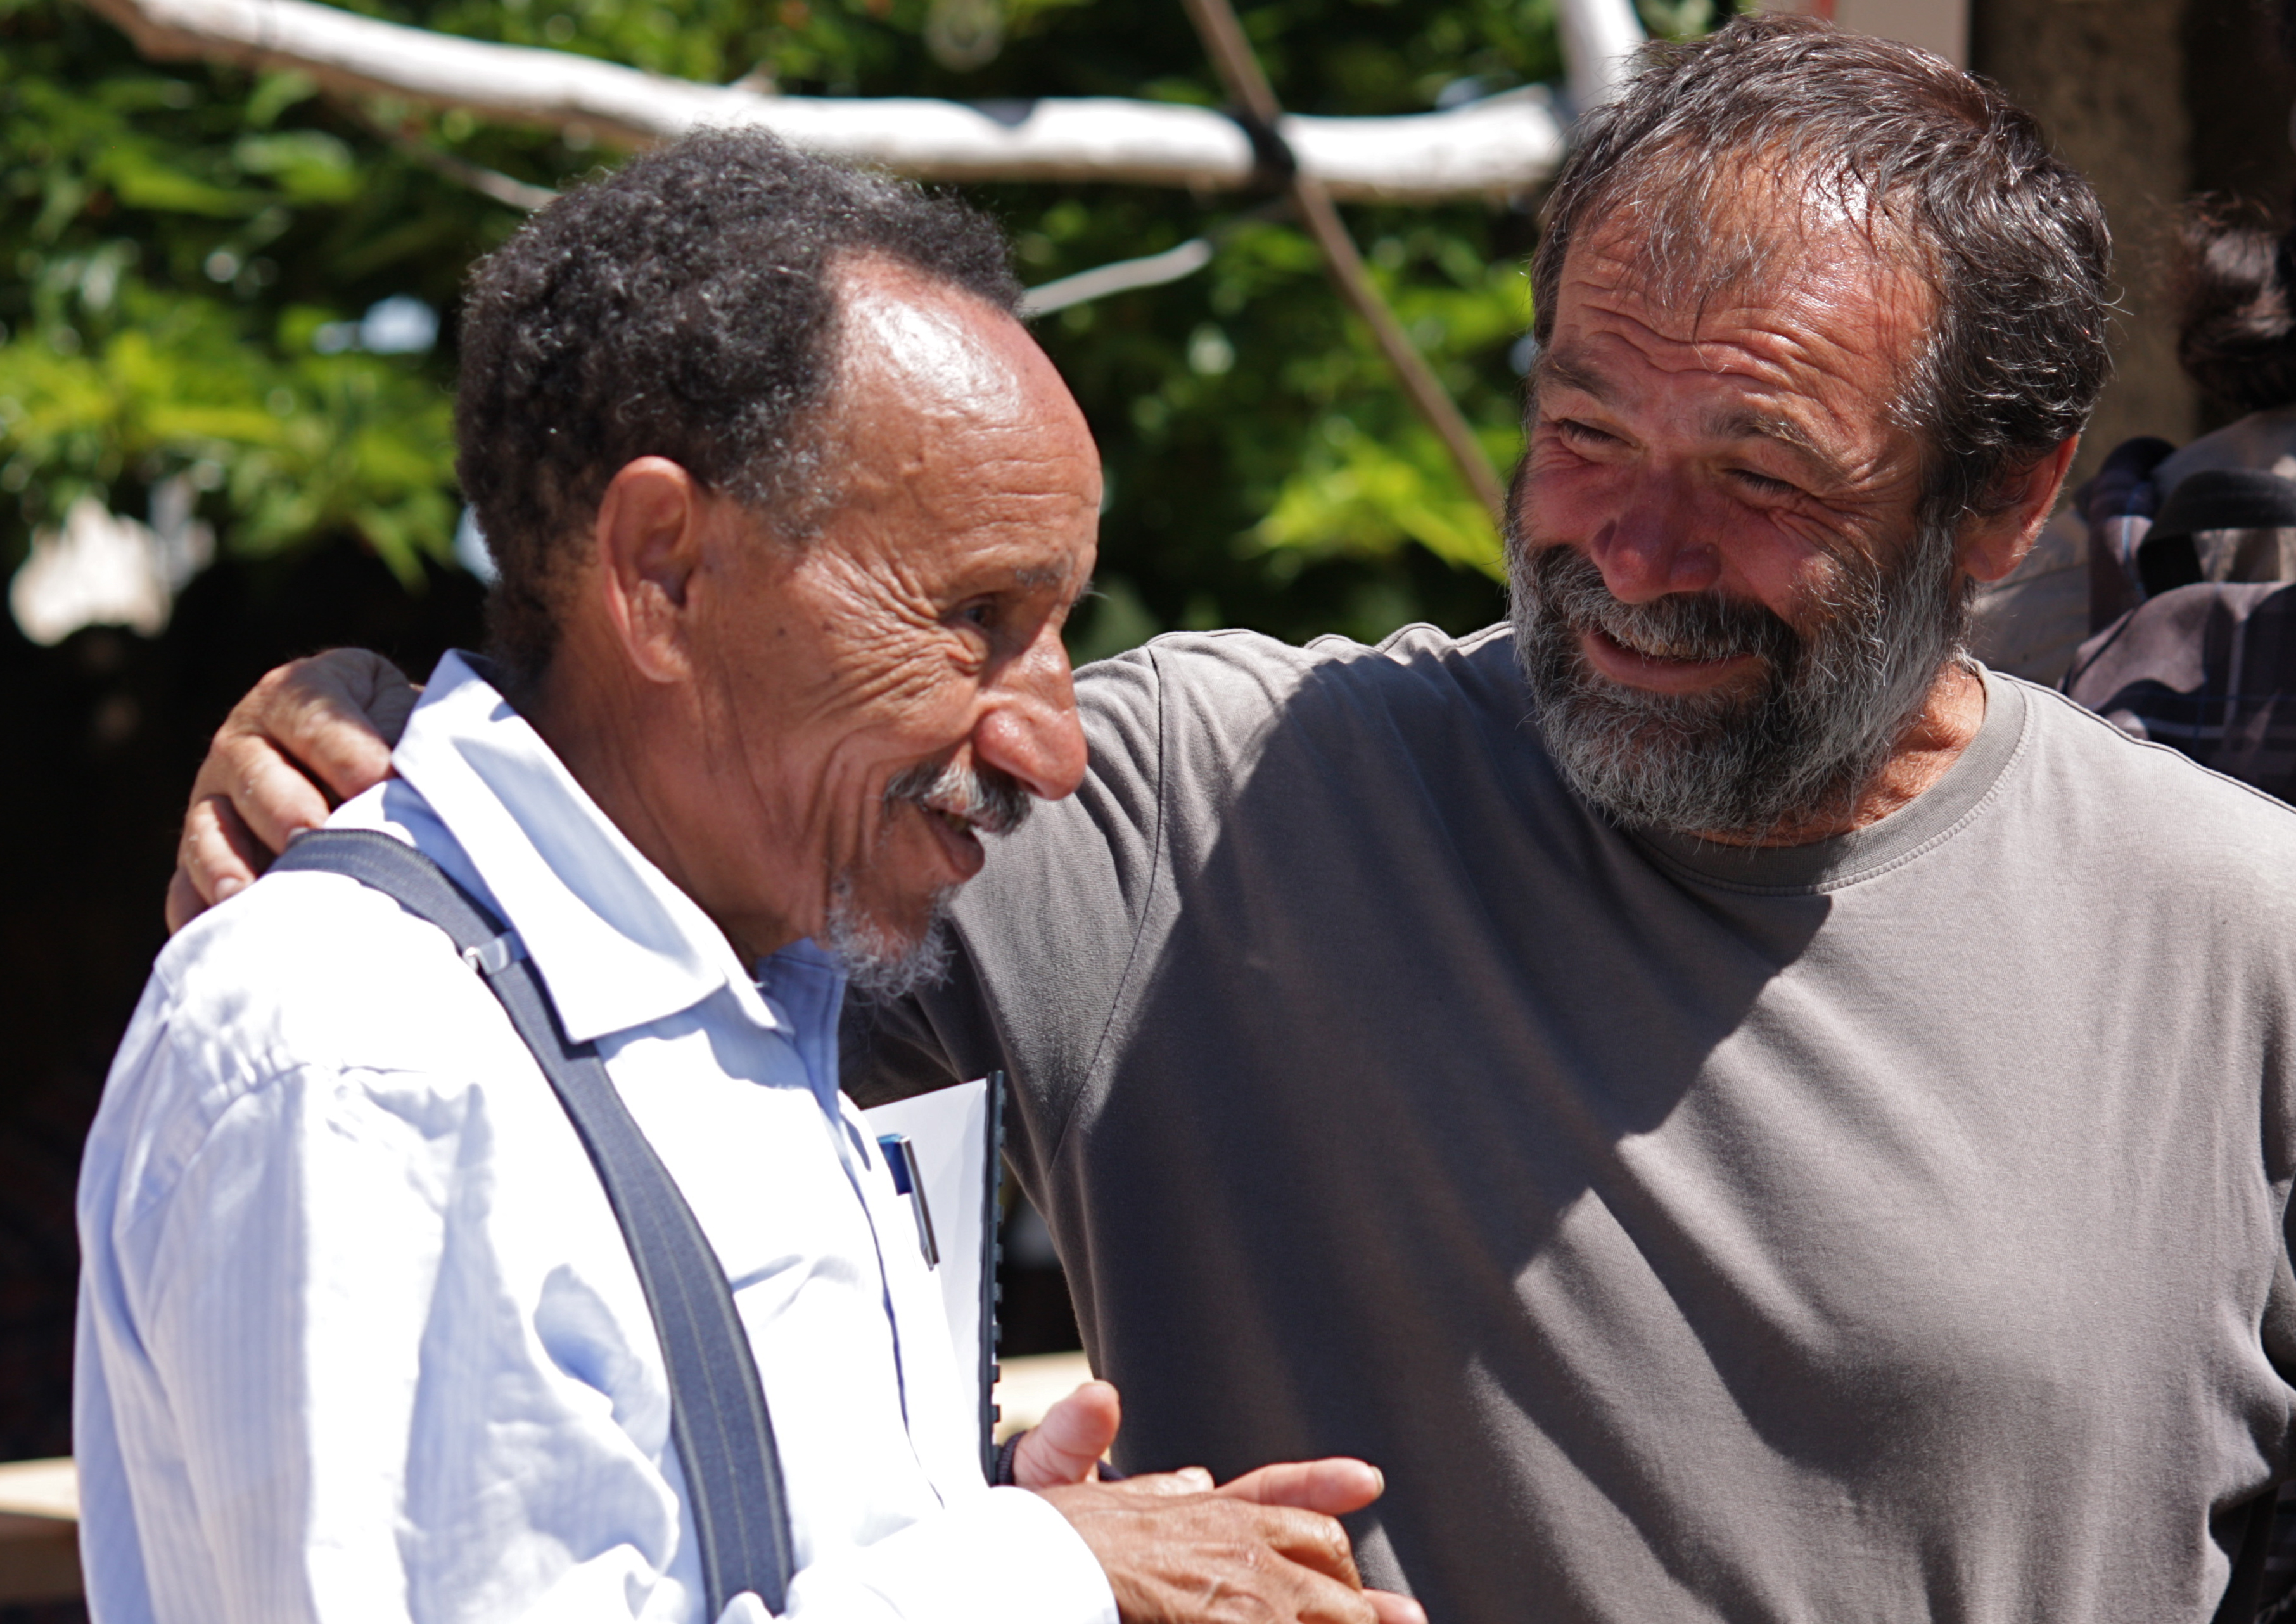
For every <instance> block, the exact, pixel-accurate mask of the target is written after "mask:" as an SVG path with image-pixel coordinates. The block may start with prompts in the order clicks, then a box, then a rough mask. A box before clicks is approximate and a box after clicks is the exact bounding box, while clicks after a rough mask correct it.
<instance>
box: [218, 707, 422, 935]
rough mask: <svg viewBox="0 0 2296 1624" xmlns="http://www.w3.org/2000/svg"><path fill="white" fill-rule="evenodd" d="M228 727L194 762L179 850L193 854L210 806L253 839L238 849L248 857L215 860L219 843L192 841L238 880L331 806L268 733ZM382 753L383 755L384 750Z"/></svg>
mask: <svg viewBox="0 0 2296 1624" xmlns="http://www.w3.org/2000/svg"><path fill="white" fill-rule="evenodd" d="M252 697H253V696H251V695H250V699H251V698H252ZM248 702H249V701H247V700H242V701H241V703H242V704H246V703H248ZM234 714H236V713H234ZM232 727H233V724H232V723H230V722H225V724H224V728H225V731H224V732H222V733H219V734H217V735H216V741H215V742H214V743H213V744H212V745H210V746H209V749H208V759H206V760H205V761H204V762H202V763H201V765H200V775H199V776H198V777H197V778H196V779H194V780H193V783H192V809H191V811H190V812H189V813H187V814H185V816H184V857H185V858H186V859H188V858H190V857H193V855H195V852H194V836H195V834H197V833H203V831H202V830H200V829H196V828H195V824H196V823H197V820H198V817H199V814H200V812H201V808H212V812H211V815H210V821H211V822H212V823H214V824H217V825H218V826H220V827H222V828H225V829H227V830H229V831H230V832H232V833H243V834H244V835H245V837H246V838H247V839H248V840H250V841H253V842H254V850H253V851H252V852H242V853H241V856H242V857H251V858H252V863H251V865H246V864H242V865H239V866H236V867H235V866H234V865H232V864H231V863H229V862H228V861H227V860H221V859H223V858H224V852H223V850H222V849H221V848H220V847H218V846H217V844H216V843H215V842H213V841H200V842H199V843H198V850H199V853H203V854H205V855H209V856H212V857H217V859H219V865H218V866H217V869H216V870H215V874H216V876H217V877H218V878H220V877H223V876H225V875H229V876H233V877H235V878H237V879H239V880H240V881H241V882H242V883H244V882H246V881H249V880H252V879H253V878H254V877H255V874H257V873H259V872H260V871H261V870H262V869H263V867H264V866H265V865H266V864H268V863H269V862H270V860H271V857H272V855H273V854H274V853H276V852H280V851H283V850H285V849H286V848H287V841H288V837H289V836H291V835H292V834H294V833H297V832H298V831H299V830H304V829H316V828H317V827H318V826H319V825H320V824H324V823H325V822H326V821H327V813H328V812H329V810H330V809H331V808H329V807H328V805H327V798H326V796H325V795H324V793H323V792H322V791H320V789H319V786H318V785H317V784H316V783H312V782H311V781H310V780H309V779H308V778H307V777H305V776H304V775H303V774H302V773H301V772H300V771H299V769H298V768H297V767H296V766H295V764H294V763H293V762H292V761H291V760H289V759H287V757H286V756H284V755H283V754H282V753H281V752H280V749H279V746H278V745H277V744H276V743H275V742H273V741H272V740H271V739H270V738H268V737H266V735H264V734H257V733H244V732H240V733H235V732H233V731H232ZM384 759H385V760H386V761H388V760H389V757H388V755H387V754H386V756H385V758H384ZM192 879H193V883H194V884H197V885H199V888H200V895H201V896H202V897H205V898H207V899H208V900H209V902H220V901H222V900H223V897H222V896H219V895H217V892H216V890H214V889H213V887H212V885H211V884H208V883H202V882H201V875H200V874H199V873H198V872H196V871H194V872H193V875H192ZM225 894H228V893H225Z"/></svg>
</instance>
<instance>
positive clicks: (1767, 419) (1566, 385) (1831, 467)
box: [1530, 350, 1849, 481]
mask: <svg viewBox="0 0 2296 1624" xmlns="http://www.w3.org/2000/svg"><path fill="white" fill-rule="evenodd" d="M1547 384H1554V385H1557V386H1559V387H1561V388H1563V389H1569V390H1578V391H1579V393H1580V394H1582V395H1585V396H1586V397H1587V398H1589V399H1590V400H1593V401H1595V402H1596V403H1597V404H1603V403H1607V402H1608V401H1609V399H1610V398H1611V385H1610V382H1609V381H1608V380H1607V379H1605V378H1604V377H1603V374H1602V373H1601V372H1599V371H1597V370H1596V369H1595V368H1594V367H1592V366H1589V365H1586V364H1585V363H1584V362H1581V361H1578V360H1575V359H1573V358H1572V357H1570V356H1569V355H1557V354H1556V353H1555V352H1554V351H1553V350H1549V351H1547V352H1546V354H1545V355H1542V356H1541V357H1539V358H1538V364H1537V365H1535V366H1534V367H1533V368H1532V369H1531V390H1530V392H1531V396H1532V398H1533V399H1534V400H1536V398H1537V397H1538V390H1540V389H1541V388H1542V387H1544V386H1546V385H1547ZM1706 433H1707V434H1708V435H1709V436H1710V438H1712V439H1720V440H1734V439H1766V440H1769V441H1770V442H1772V443H1773V444H1775V445H1778V446H1782V447H1784V448H1785V449H1786V450H1788V451H1790V452H1792V453H1793V455H1795V456H1796V457H1798V458H1799V459H1800V461H1801V462H1803V463H1806V464H1808V466H1809V468H1810V469H1811V470H1812V471H1813V472H1816V473H1817V474H1818V475H1820V476H1821V477H1823V478H1825V479H1826V480H1835V481H1846V480H1848V479H1849V471H1848V470H1847V469H1845V468H1843V467H1842V465H1841V463H1840V462H1839V461H1838V460H1837V459H1836V458H1835V457H1834V456H1833V454H1832V453H1831V452H1829V451H1827V450H1826V449H1825V447H1823V446H1821V445H1819V444H1818V443H1817V441H1816V439H1814V438H1812V436H1811V434H1810V432H1809V431H1808V430H1807V429H1805V428H1803V427H1802V426H1801V424H1800V423H1798V422H1795V421H1794V420H1793V419H1792V418H1791V417H1789V416H1787V415H1786V414H1784V413H1783V412H1765V411H1762V410H1760V409H1759V408H1757V407H1753V406H1737V407H1733V408H1731V409H1729V410H1726V411H1724V412H1722V413H1720V414H1718V415H1716V416H1714V417H1712V418H1710V419H1709V420H1708V422H1707V423H1706Z"/></svg>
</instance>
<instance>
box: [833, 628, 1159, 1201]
mask: <svg viewBox="0 0 2296 1624" xmlns="http://www.w3.org/2000/svg"><path fill="white" fill-rule="evenodd" d="M1160 700H1161V693H1160V681H1159V677H1158V674H1157V666H1156V654H1155V652H1154V651H1153V649H1152V648H1149V649H1141V650H1138V651H1136V652H1133V653H1131V654H1128V655H1124V656H1122V657H1120V658H1119V659H1116V660H1103V661H1101V662H1100V663H1098V664H1096V665H1092V666H1087V667H1086V668H1084V669H1083V670H1082V671H1080V672H1078V675H1077V704H1078V709H1079V710H1080V711H1081V713H1082V716H1083V719H1084V726H1085V736H1086V738H1087V742H1089V744H1090V746H1091V751H1092V765H1091V768H1090V770H1089V771H1088V772H1087V775H1086V778H1085V782H1084V784H1083V787H1082V788H1080V789H1079V790H1078V791H1077V792H1076V794H1074V795H1073V796H1071V797H1070V798H1069V799H1068V800H1062V801H1054V802H1050V803H1042V804H1039V805H1038V806H1037V808H1035V809H1034V811H1033V813H1032V814H1031V816H1029V821H1028V822H1027V823H1026V824H1023V825H1022V826H1021V828H1020V829H1018V830H1016V831H1014V832H1013V833H1011V834H1009V835H1006V836H1005V838H1003V839H1002V840H1000V841H996V843H995V844H994V845H993V846H992V847H991V848H990V849H989V853H988V864H987V866H986V867H985V868H984V869H983V870H982V872H981V874H980V877H979V878H978V879H976V880H974V881H973V882H972V883H971V884H970V885H968V886H966V887H965V889H964V891H963V892H962V893H961V894H960V895H959V897H958V898H957V901H956V905H955V912H954V914H953V915H952V916H951V919H950V929H949V944H950V947H951V955H950V964H949V969H948V973H947V976H946V977H945V978H944V979H943V980H941V981H940V982H939V984H938V985H936V986H934V987H931V988H928V989H927V990H925V991H924V992H922V993H920V994H917V995H914V996H913V997H906V998H901V999H898V1000H894V1001H891V1002H890V1003H887V1002H880V1003H875V1004H872V1003H869V1002H866V1001H865V1000H863V999H859V998H856V999H854V1000H852V1001H851V1002H850V1005H849V1008H848V1011H847V1015H846V1026H845V1037H844V1044H843V1056H844V1062H843V1063H844V1073H843V1075H844V1083H845V1087H846V1090H847V1092H848V1093H849V1094H850V1095H853V1097H854V1098H855V1099H856V1100H857V1101H858V1102H859V1103H862V1104H864V1105H873V1104H877V1103H881V1102H882V1101H885V1100H889V1099H898V1098H902V1097H905V1096H906V1095H914V1094H921V1093H923V1092H925V1091H926V1090H928V1089H931V1088H937V1087H945V1086H946V1085H947V1084H950V1083H955V1082H961V1081H964V1080H966V1079H971V1078H975V1077H980V1076H983V1075H985V1074H986V1073H988V1072H989V1071H993V1070H1004V1071H1005V1074H1006V1076H1007V1078H1008V1079H1010V1082H1011V1084H1012V1087H1013V1090H1014V1095H1015V1098H1016V1102H1017V1103H1019V1105H1020V1106H1021V1111H1020V1112H1019V1113H1018V1115H1017V1117H1016V1119H1015V1121H1014V1124H1013V1128H1014V1144H1013V1148H1014V1150H1015V1152H1016V1153H1017V1154H1019V1155H1021V1158H1022V1160H1023V1163H1024V1167H1025V1166H1026V1165H1027V1161H1028V1157H1029V1152H1031V1151H1032V1150H1037V1151H1041V1152H1044V1153H1045V1154H1047V1155H1049V1153H1050V1152H1051V1150H1052V1148H1053V1145H1054V1143H1055V1142H1056V1141H1057V1138H1058V1136H1059V1133H1060V1130H1061V1128H1062V1125H1063V1124H1064V1122H1065V1118H1066V1113H1067V1111H1068V1109H1069V1107H1070V1105H1071V1104H1072V1103H1074V1097H1075V1094H1076V1091H1077V1089H1078V1087H1079V1086H1080V1085H1081V1082H1082V1079H1084V1078H1085V1077H1086V1076H1087V1073H1088V1072H1089V1070H1090V1069H1091V1066H1092V1062H1093V1060H1094V1058H1095V1054H1096V1052H1097V1049H1098V1047H1099V1045H1100V1043H1101V1041H1102V1039H1103V1034H1104V1033H1105V1032H1106V1030H1107V1029H1108V1025H1109V1018H1110V1014H1111V1011H1113V1009H1114V1008H1115V1007H1116V1003H1117V1000H1118V998H1119V996H1120V994H1121V991H1122V988H1123V986H1124V982H1125V978H1126V976H1127V974H1128V971H1129V970H1130V968H1131V964H1132V957H1133V952H1134V948H1135V947H1136V943H1137V942H1138V941H1139V939H1140V934H1141V927H1142V924H1143V923H1144V920H1145V918H1146V913H1147V909H1148V907H1149V906H1150V898H1151V896H1152V892H1153V890H1154V887H1155V884H1156V880H1157V877H1158V876H1157V868H1158V855H1157V854H1158V849H1159V841H1160V827H1159V825H1160V819H1161V805H1160V800H1161V795H1160V779H1161V770H1162V769H1161V762H1162V738H1161V720H1160Z"/></svg>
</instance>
